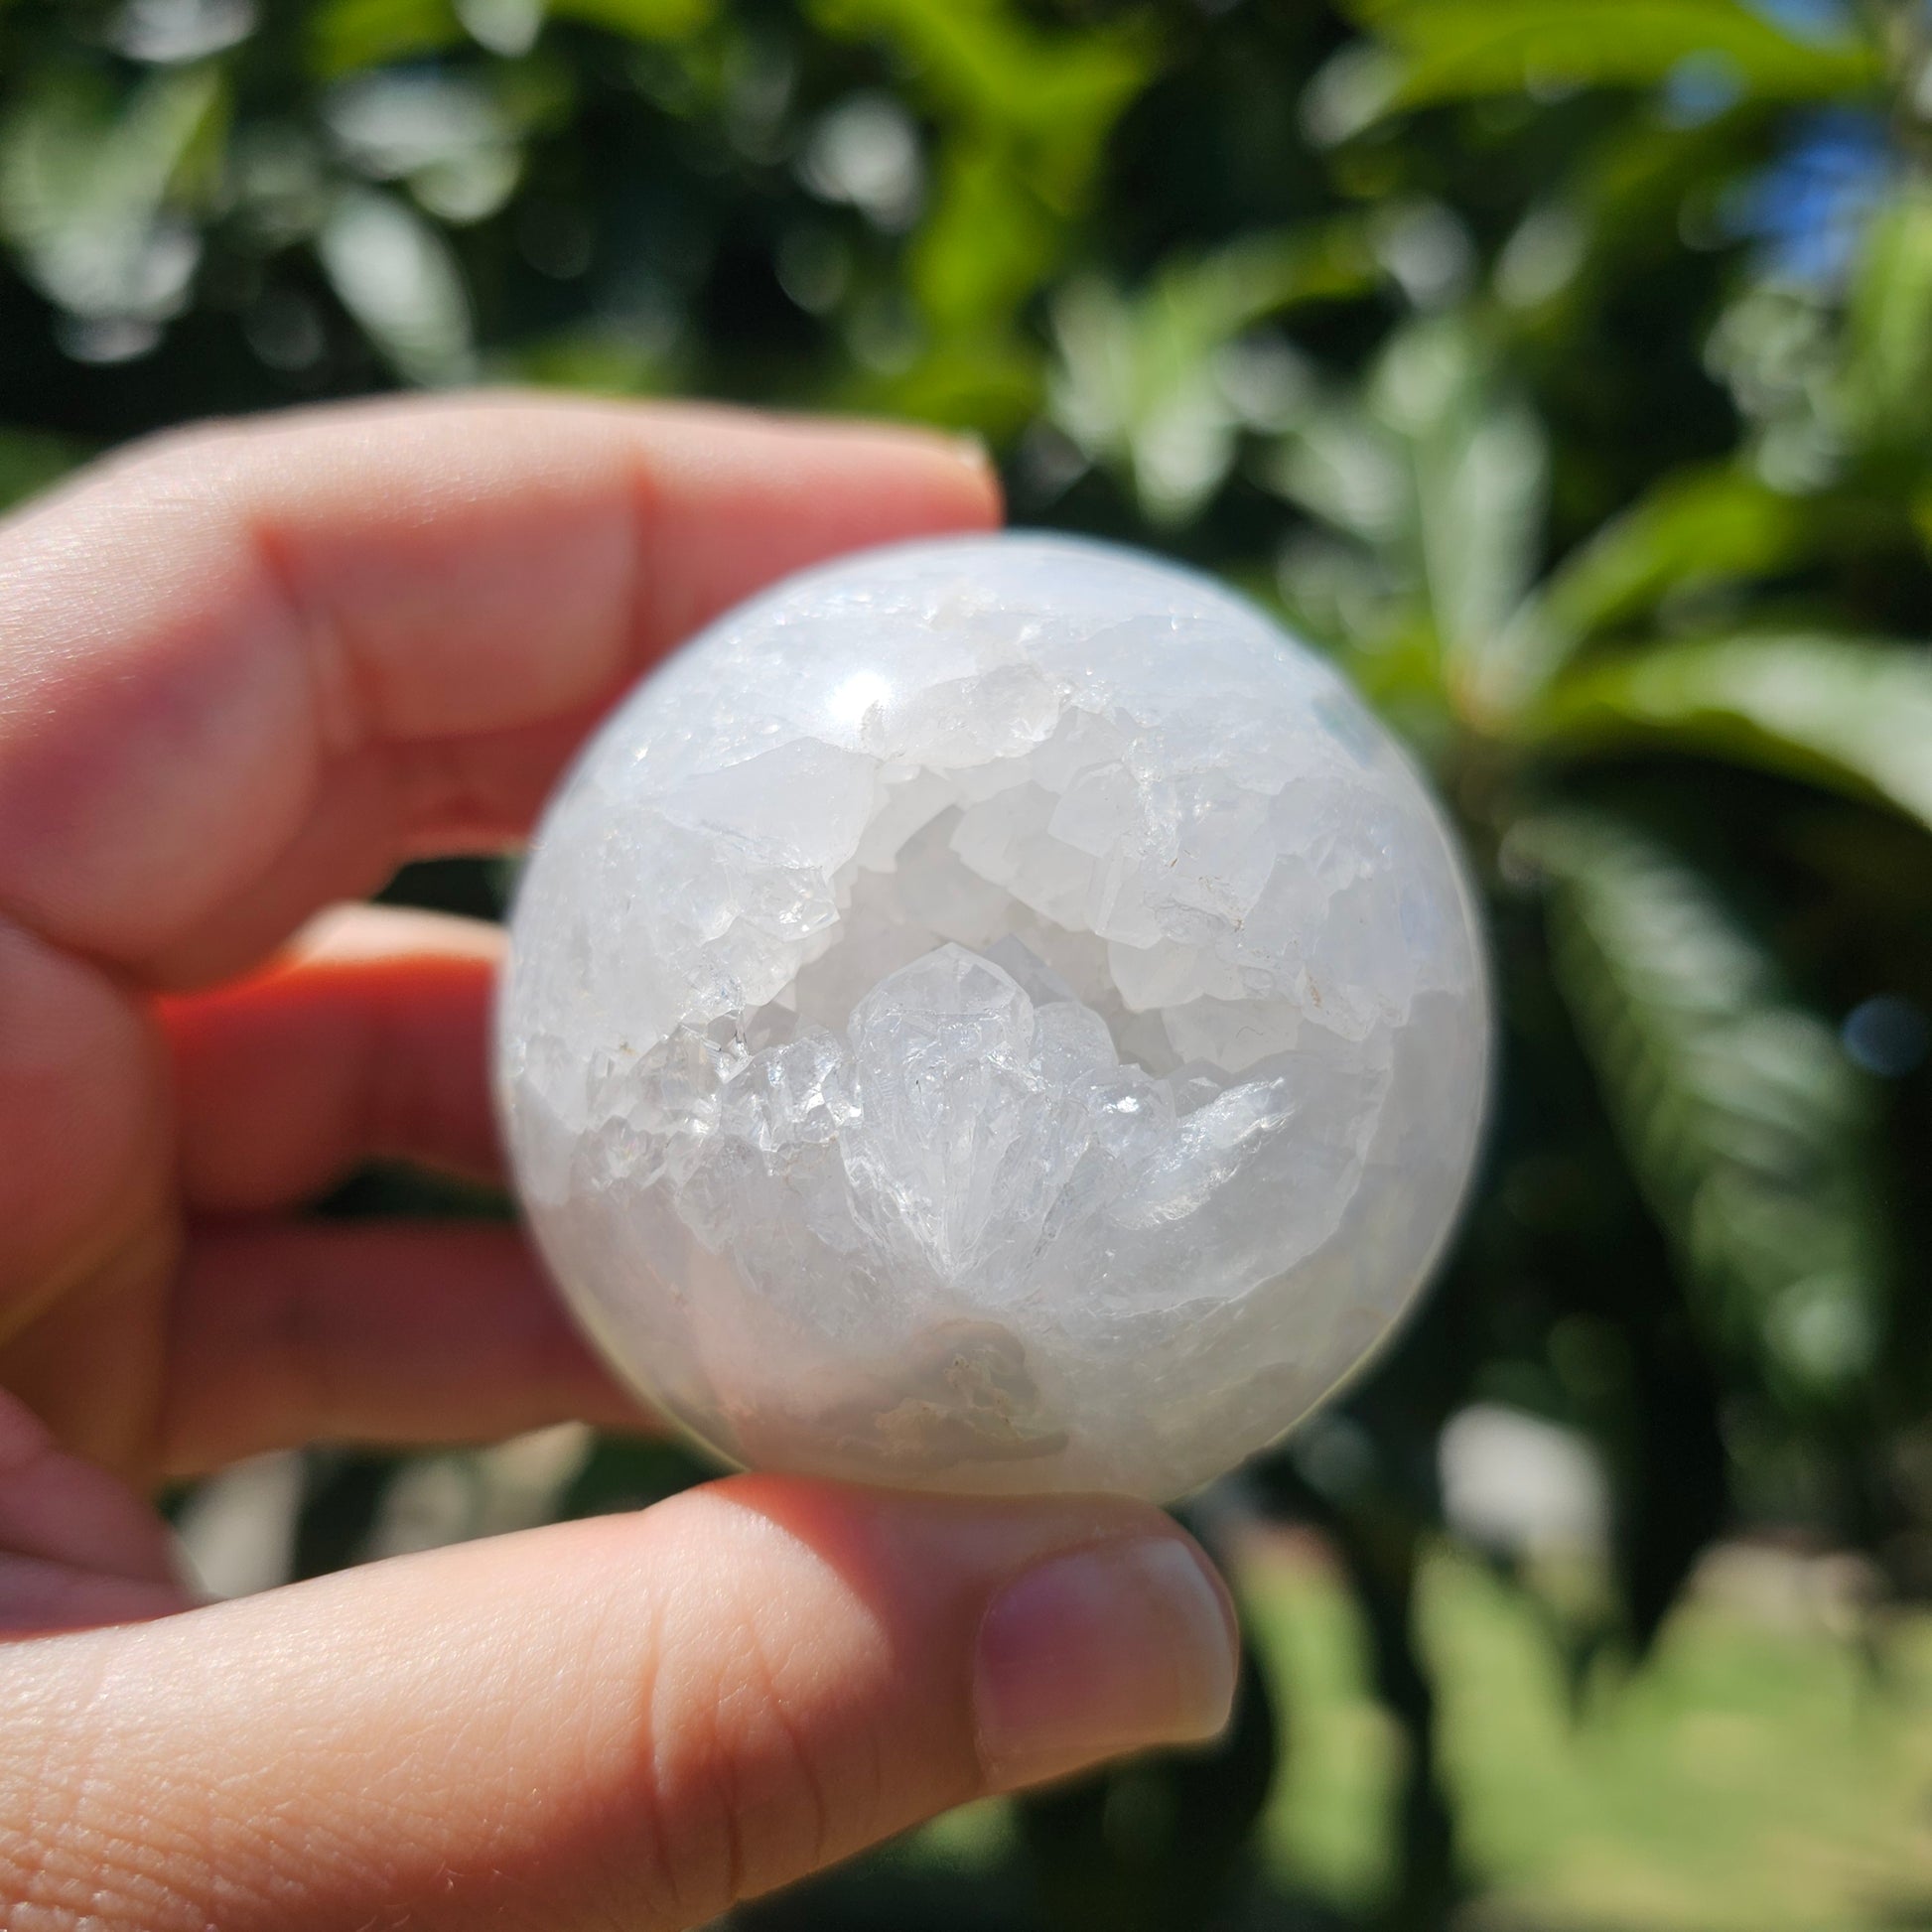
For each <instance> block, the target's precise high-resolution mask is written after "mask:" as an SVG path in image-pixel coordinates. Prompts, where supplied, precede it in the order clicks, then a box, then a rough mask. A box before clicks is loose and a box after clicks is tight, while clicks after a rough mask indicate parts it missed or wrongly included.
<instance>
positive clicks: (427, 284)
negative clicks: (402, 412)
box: [316, 189, 476, 385]
mask: <svg viewBox="0 0 1932 1932" xmlns="http://www.w3.org/2000/svg"><path fill="white" fill-rule="evenodd" d="M316 252H317V253H318V255H319V256H320V257H321V260H322V265H323V268H324V270H325V271H326V272H327V274H328V276H329V280H330V282H331V284H332V285H333V286H334V288H335V290H336V293H337V295H338V296H339V297H340V298H341V300H342V304H343V307H344V308H345V309H346V310H347V311H348V312H349V314H350V315H352V316H353V317H354V318H355V320H356V321H357V322H358V323H360V324H361V326H362V328H363V330H364V331H365V332H366V333H367V335H368V337H369V340H370V341H371V342H372V343H374V344H375V345H376V346H377V347H378V348H379V349H380V350H381V351H382V353H383V355H384V357H385V358H386V359H387V360H388V362H389V363H390V364H391V366H393V367H394V369H395V370H396V372H397V373H398V374H399V375H402V376H405V377H406V378H407V379H408V380H410V381H411V382H419V383H425V384H432V385H433V384H441V383H449V382H461V381H464V380H466V379H467V378H469V377H470V376H471V375H473V374H474V373H475V369H476V356H475V351H474V349H473V346H472V342H471V325H470V300H469V296H468V294H467V293H466V291H465V289H464V285H463V273H462V270H461V269H460V268H459V267H458V266H457V262H456V258H455V256H454V255H452V254H451V252H450V247H449V244H448V242H446V241H445V240H444V238H443V236H442V234H441V233H440V232H439V231H438V230H437V229H436V228H434V227H432V226H431V225H430V223H428V222H427V221H425V220H424V219H423V218H422V216H421V215H419V214H417V213H416V212H415V210H414V209H413V208H411V207H409V205H408V204H407V203H406V202H403V201H400V200H398V199H397V198H396V197H395V196H393V195H386V194H383V193H381V192H380V191H378V190H376V189H357V190H352V191H350V192H349V193H347V194H345V195H344V196H343V197H342V199H341V201H340V202H338V204H337V206H336V207H335V209H334V210H333V211H332V213H331V214H330V216H329V218H328V220H327V221H326V222H324V224H323V228H322V232H321V233H320V234H319V235H318V236H317V237H316Z"/></svg>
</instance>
